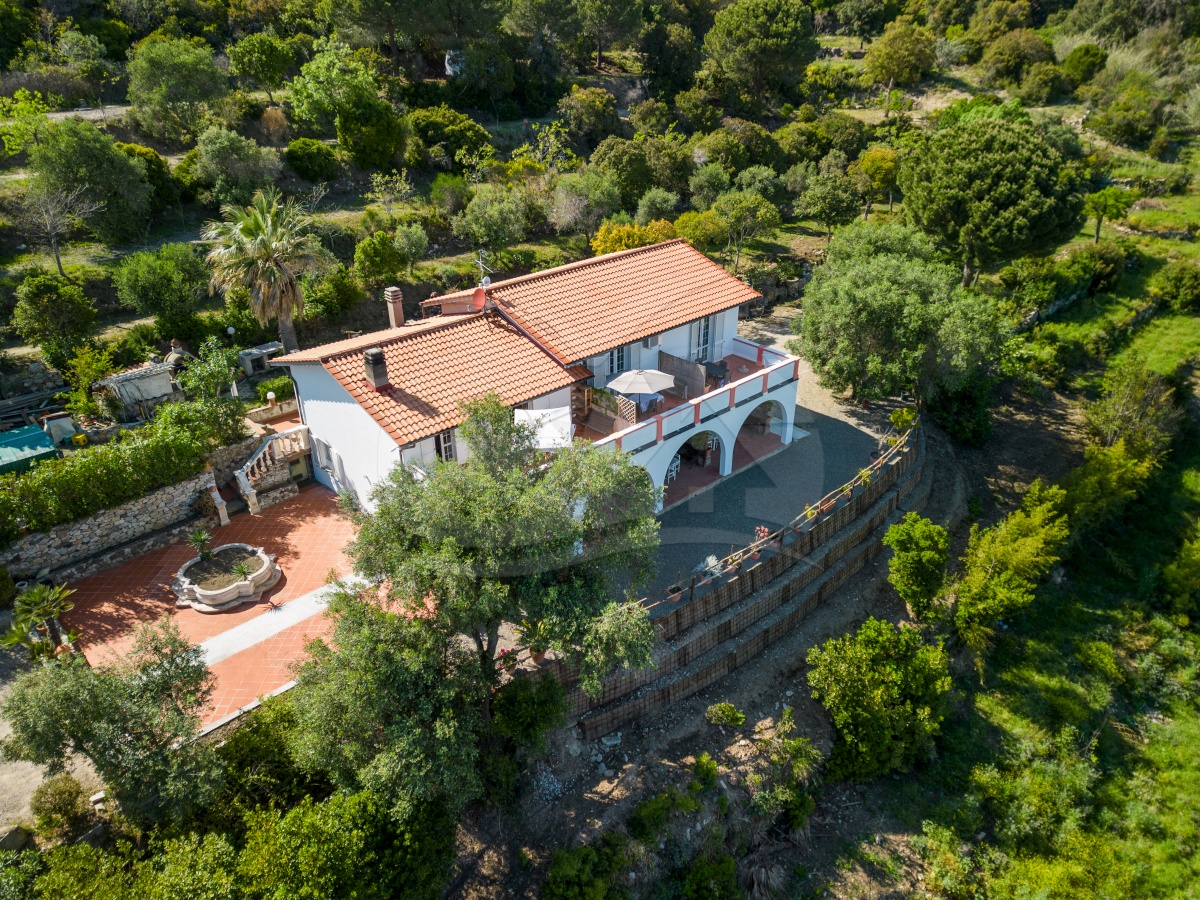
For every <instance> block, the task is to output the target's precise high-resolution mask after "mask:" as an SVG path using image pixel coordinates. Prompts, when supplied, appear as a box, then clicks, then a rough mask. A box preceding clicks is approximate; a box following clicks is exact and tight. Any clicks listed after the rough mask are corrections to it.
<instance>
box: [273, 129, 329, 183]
mask: <svg viewBox="0 0 1200 900" xmlns="http://www.w3.org/2000/svg"><path fill="white" fill-rule="evenodd" d="M284 158H285V159H286V160H287V164H288V165H289V166H291V167H292V171H293V172H295V173H296V174H297V175H299V176H300V177H301V178H303V179H304V180H305V181H312V182H325V181H332V180H333V179H334V178H336V177H337V170H338V164H337V157H336V156H335V155H334V153H333V150H332V149H331V148H330V147H328V146H326V145H325V144H324V143H322V142H321V141H318V140H315V139H314V138H296V139H295V140H294V141H292V142H291V143H289V144H288V146H287V152H286V153H285V154H284Z"/></svg>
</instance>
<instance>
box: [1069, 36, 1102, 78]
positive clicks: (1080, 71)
mask: <svg viewBox="0 0 1200 900" xmlns="http://www.w3.org/2000/svg"><path fill="white" fill-rule="evenodd" d="M1107 62H1108V53H1106V52H1105V51H1104V50H1102V49H1101V48H1100V47H1098V46H1096V45H1095V44H1080V45H1079V46H1078V47H1076V48H1075V49H1074V50H1072V51H1071V52H1070V53H1068V54H1067V57H1066V59H1064V60H1063V61H1062V67H1063V69H1064V70H1065V71H1066V73H1067V76H1068V77H1069V78H1070V79H1071V81H1073V82H1074V83H1075V85H1076V86H1077V87H1078V86H1079V85H1082V84H1087V83H1088V82H1089V81H1091V80H1092V79H1093V78H1095V77H1096V75H1097V73H1098V72H1100V71H1101V70H1102V69H1103V68H1104V64H1105V63H1107Z"/></svg>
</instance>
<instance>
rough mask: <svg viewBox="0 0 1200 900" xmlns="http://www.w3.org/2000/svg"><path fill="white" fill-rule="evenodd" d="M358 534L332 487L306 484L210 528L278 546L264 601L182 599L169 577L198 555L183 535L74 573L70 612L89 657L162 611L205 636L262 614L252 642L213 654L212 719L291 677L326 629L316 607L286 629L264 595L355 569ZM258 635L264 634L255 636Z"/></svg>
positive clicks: (218, 537) (297, 590)
mask: <svg viewBox="0 0 1200 900" xmlns="http://www.w3.org/2000/svg"><path fill="white" fill-rule="evenodd" d="M353 536H354V529H353V526H352V525H351V524H350V522H349V521H347V520H346V519H344V518H342V516H341V515H339V513H338V511H337V498H336V497H335V495H334V494H333V493H332V492H331V491H328V490H326V489H325V488H323V487H319V486H316V485H313V486H309V487H307V488H305V489H304V490H302V491H301V492H300V494H299V495H298V496H296V497H293V498H291V499H290V500H286V501H284V502H282V503H279V504H277V505H275V506H272V507H271V508H270V509H267V510H266V511H264V512H263V514H262V515H259V516H250V515H245V514H244V515H239V516H236V517H234V519H233V521H232V522H230V524H229V525H227V526H225V527H224V528H217V529H215V530H214V532H213V544H214V545H217V546H219V545H221V544H229V543H247V544H251V545H253V546H260V547H264V548H265V549H266V551H267V552H268V553H271V554H274V555H275V556H276V558H277V561H278V563H279V565H280V567H281V568H282V569H283V577H282V578H281V579H280V581H279V583H278V584H277V585H276V586H275V587H274V588H272V589H271V590H270V591H268V592H267V593H266V594H265V595H264V596H263V598H260V600H259V601H258V602H257V603H253V604H245V605H243V606H240V607H237V608H236V609H234V610H231V611H229V612H223V613H199V612H196V611H195V610H193V609H190V608H184V609H177V608H176V607H175V597H174V595H173V594H172V593H171V590H170V587H171V579H172V578H173V577H174V574H175V572H176V571H177V570H178V569H179V567H180V565H182V564H183V563H184V562H186V561H187V560H188V559H190V558H191V557H192V556H193V551H192V549H191V548H190V547H188V546H187V545H186V544H182V543H181V544H175V545H173V546H170V547H167V548H165V549H163V550H157V551H155V552H152V553H147V554H146V555H145V556H141V557H139V558H137V559H135V560H131V561H130V562H127V563H125V564H123V565H120V566H117V567H116V568H113V569H109V570H107V571H105V572H101V573H99V574H97V575H93V576H92V577H90V578H85V579H82V580H81V581H77V582H75V583H74V584H72V585H71V587H73V588H74V589H75V591H76V593H75V595H74V597H72V599H73V600H74V601H75V609H74V610H73V611H72V612H71V613H69V614H68V615H67V616H66V617H65V619H66V621H67V624H68V625H70V626H71V627H73V628H76V629H78V630H79V632H80V633H81V642H80V643H81V645H82V648H83V652H84V654H85V655H86V656H87V658H88V660H89V661H90V662H92V663H101V662H107V661H110V660H113V659H114V658H119V657H120V656H121V655H122V654H123V653H125V652H126V651H127V650H128V649H129V647H130V645H131V643H132V640H133V630H134V629H135V628H136V627H137V626H138V625H139V624H141V623H143V622H152V621H155V620H157V619H159V618H160V617H161V616H162V615H163V614H164V613H165V614H167V615H170V616H171V617H172V618H173V619H174V621H175V623H176V624H177V625H178V626H179V630H180V633H181V634H182V635H183V636H184V637H185V638H187V639H188V640H189V641H191V642H193V643H196V644H200V645H201V646H205V642H206V641H211V640H213V639H216V638H219V637H220V636H221V635H226V634H227V633H228V632H229V631H231V630H232V629H235V628H238V627H239V626H246V625H247V623H251V622H253V623H255V625H252V626H249V627H248V628H243V629H241V633H243V634H245V635H247V636H246V637H245V639H244V640H243V644H248V646H245V649H240V650H238V652H232V653H227V654H218V658H217V659H216V660H215V661H213V662H212V664H211V665H212V670H213V672H214V674H215V675H216V678H217V684H216V690H215V692H214V695H213V708H212V710H211V714H210V715H208V716H206V720H207V721H214V720H216V719H219V718H221V717H222V716H224V715H225V714H227V713H229V712H232V711H233V710H235V709H237V708H239V707H241V706H244V705H246V704H247V703H249V702H251V701H252V700H254V699H255V698H256V697H258V696H260V695H262V694H265V693H269V692H270V691H273V690H275V689H277V688H279V687H280V686H281V685H283V684H284V683H286V682H287V681H289V680H290V679H291V677H292V675H291V672H290V665H291V663H292V662H293V661H294V660H295V659H297V658H298V657H299V655H300V652H301V650H302V648H303V646H304V644H305V643H306V641H307V640H309V639H311V638H313V637H316V636H318V635H319V634H321V633H323V631H324V628H325V620H324V617H323V616H321V615H320V614H319V612H318V611H316V610H313V612H312V615H310V616H307V617H306V618H304V619H303V620H302V621H298V622H296V623H295V624H291V625H290V626H289V627H286V628H283V629H282V630H279V629H278V628H275V627H273V625H272V622H271V620H270V619H267V618H263V617H268V616H271V615H272V614H275V615H279V613H278V612H276V611H275V610H272V608H271V605H270V604H268V603H267V600H270V601H271V603H273V604H275V605H276V606H280V607H286V604H288V603H289V602H290V601H292V600H296V599H298V598H302V597H304V596H305V595H307V594H309V593H311V592H312V591H315V590H317V589H318V588H320V587H321V586H322V585H323V584H324V583H325V581H326V577H327V575H328V573H329V572H330V571H331V570H332V571H334V572H336V573H337V574H338V575H344V574H346V573H348V572H349V563H348V561H347V559H346V556H345V553H344V552H343V549H344V547H345V546H346V544H347V543H348V542H349V541H350V540H351V539H352V538H353ZM257 637H261V639H259V640H257V642H255V641H256V638H257ZM251 642H252V643H251Z"/></svg>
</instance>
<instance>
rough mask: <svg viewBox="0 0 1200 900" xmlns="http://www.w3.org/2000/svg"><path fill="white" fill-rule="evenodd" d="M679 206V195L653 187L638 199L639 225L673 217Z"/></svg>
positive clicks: (637, 217) (637, 218) (636, 218)
mask: <svg viewBox="0 0 1200 900" xmlns="http://www.w3.org/2000/svg"><path fill="white" fill-rule="evenodd" d="M678 208H679V195H678V194H676V193H674V192H672V191H664V190H663V189H662V188H660V187H652V188H650V189H649V190H648V191H646V193H644V194H642V199H641V200H639V201H638V205H637V216H636V217H635V220H636V221H637V223H638V224H639V225H648V224H649V223H651V222H653V221H655V220H656V219H671V218H672V217H674V215H675V210H677V209H678Z"/></svg>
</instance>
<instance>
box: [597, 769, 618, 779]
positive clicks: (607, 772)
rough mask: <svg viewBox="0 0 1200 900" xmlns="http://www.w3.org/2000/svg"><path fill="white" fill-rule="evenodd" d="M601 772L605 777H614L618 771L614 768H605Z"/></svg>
mask: <svg viewBox="0 0 1200 900" xmlns="http://www.w3.org/2000/svg"><path fill="white" fill-rule="evenodd" d="M600 774H602V775H603V776H604V777H605V778H612V777H613V776H614V775H616V774H617V773H616V772H614V771H613V770H612V769H605V770H604V771H603V772H601V773H600Z"/></svg>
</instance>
